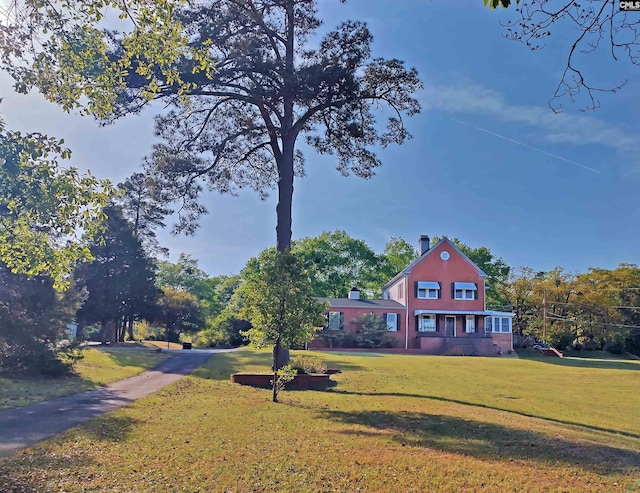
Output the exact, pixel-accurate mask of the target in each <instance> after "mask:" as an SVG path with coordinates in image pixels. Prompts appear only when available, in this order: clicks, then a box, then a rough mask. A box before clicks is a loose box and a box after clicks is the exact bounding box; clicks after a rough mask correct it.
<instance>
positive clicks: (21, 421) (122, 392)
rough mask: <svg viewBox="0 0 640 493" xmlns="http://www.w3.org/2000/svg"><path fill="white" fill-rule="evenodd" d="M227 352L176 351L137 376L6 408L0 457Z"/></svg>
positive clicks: (0, 417) (0, 414) (0, 423)
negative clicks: (26, 404)
mask: <svg viewBox="0 0 640 493" xmlns="http://www.w3.org/2000/svg"><path fill="white" fill-rule="evenodd" d="M223 351H227V350H207V351H204V350H203V351H197V350H194V351H188V352H185V351H175V356H173V357H171V358H169V359H167V360H165V361H163V362H162V363H160V364H159V365H158V366H156V367H155V368H152V369H151V370H148V371H145V372H143V373H140V374H139V375H136V376H135V377H131V378H127V379H125V380H120V381H118V382H114V383H111V384H109V385H106V386H105V387H101V388H99V389H95V390H89V391H86V392H81V393H79V394H73V395H69V396H66V397H59V398H57V399H53V400H50V401H45V402H39V403H37V404H31V405H29V406H24V407H17V408H13V409H2V410H0V457H6V456H9V455H12V454H14V453H15V452H17V451H18V450H20V449H23V448H25V447H28V446H29V445H33V444H34V443H37V442H40V441H42V440H45V439H47V438H50V437H52V436H53V435H56V434H58V433H62V432H63V431H65V430H68V429H69V428H72V427H74V426H77V425H79V424H81V423H84V422H85V421H88V420H90V419H92V418H95V417H96V416H99V415H101V414H104V413H107V412H109V411H113V410H115V409H119V408H121V407H124V406H126V405H127V404H129V403H130V402H132V401H134V400H136V399H140V398H141V397H146V396H147V395H149V394H152V393H154V392H156V391H158V390H160V389H161V388H162V387H165V386H167V385H170V384H172V383H173V382H175V381H176V380H179V379H180V378H182V377H183V376H184V375H188V374H189V373H191V372H192V371H194V370H195V369H196V368H198V367H199V366H200V365H202V364H204V363H205V362H206V361H207V360H208V359H209V358H210V357H211V356H212V355H213V354H214V353H215V352H223ZM170 352H172V353H173V352H174V351H170Z"/></svg>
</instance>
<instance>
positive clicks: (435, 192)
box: [0, 0, 640, 275]
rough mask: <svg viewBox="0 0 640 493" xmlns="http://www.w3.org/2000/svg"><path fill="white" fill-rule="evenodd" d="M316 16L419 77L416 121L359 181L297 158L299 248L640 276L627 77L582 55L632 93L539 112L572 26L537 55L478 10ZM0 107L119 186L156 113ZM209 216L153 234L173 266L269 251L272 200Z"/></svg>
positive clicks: (29, 100)
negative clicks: (470, 255)
mask: <svg viewBox="0 0 640 493" xmlns="http://www.w3.org/2000/svg"><path fill="white" fill-rule="evenodd" d="M319 3H320V15H321V17H322V18H323V19H324V21H325V26H324V28H331V27H333V26H335V25H336V24H337V23H338V22H340V21H341V20H346V19H358V20H363V21H366V22H367V23H368V25H369V27H370V29H371V31H372V32H373V35H374V45H373V50H374V56H383V57H387V58H390V57H396V58H400V59H403V60H405V62H406V63H407V65H409V66H415V67H416V68H417V69H418V71H419V73H420V77H421V79H422V81H423V82H424V84H425V90H424V91H423V92H422V93H421V94H419V95H418V97H419V99H420V101H421V102H422V104H423V111H422V113H421V114H420V115H418V116H416V117H413V118H411V119H409V120H407V126H408V128H409V130H410V131H411V133H412V134H413V139H412V140H411V141H409V142H408V143H407V144H405V145H403V146H401V147H398V146H394V147H390V148H387V149H383V150H380V152H379V156H380V157H381V159H382V161H383V166H382V168H380V169H379V170H378V172H377V174H376V176H375V177H373V178H372V179H370V180H362V179H360V178H357V177H348V178H344V177H342V176H341V175H340V174H339V173H338V172H337V171H336V170H335V162H334V161H333V160H332V158H331V157H326V156H317V155H315V154H313V153H312V152H310V151H307V152H306V158H307V176H306V177H305V178H303V179H301V180H298V181H297V182H296V184H295V193H294V214H293V216H294V217H293V236H294V238H300V237H304V236H315V235H317V234H320V233H321V232H322V231H325V230H335V229H344V230H346V231H347V232H348V233H349V234H350V235H351V236H353V237H356V238H361V239H363V240H365V241H366V242H367V243H368V244H369V245H370V246H371V247H372V248H374V249H375V250H376V251H381V250H382V248H383V247H384V244H385V242H386V241H387V240H388V239H389V238H390V237H392V236H396V237H401V238H404V239H406V240H407V241H410V242H412V243H414V244H416V246H417V239H418V236H419V235H420V234H431V235H436V234H437V235H447V236H450V237H458V238H460V239H461V240H462V241H464V242H466V243H468V244H469V245H471V246H481V245H484V246H487V247H489V248H490V249H491V251H492V252H493V253H494V254H495V255H498V256H501V257H503V258H504V259H505V261H506V262H507V263H508V264H509V265H511V266H513V267H517V266H521V265H526V266H530V267H532V268H534V269H535V270H546V269H550V268H553V267H554V266H556V265H560V266H562V267H564V268H565V269H568V270H570V271H584V270H586V269H587V268H588V267H603V268H614V267H616V266H617V265H618V264H619V263H623V262H625V263H636V264H637V263H640V258H639V257H640V255H639V251H640V250H639V248H638V245H639V244H640V230H639V228H638V224H639V222H640V221H639V219H640V218H639V207H638V190H639V188H640V187H639V185H640V157H639V156H640V153H639V152H638V151H640V141H639V140H638V139H637V132H636V129H637V128H638V127H639V124H640V116H638V115H639V114H640V112H639V111H638V109H639V108H638V104H639V100H638V98H637V95H638V91H639V90H640V80H639V79H638V77H637V74H638V72H637V69H636V68H635V67H633V66H631V65H630V64H629V63H628V62H625V61H620V62H618V63H612V62H610V61H609V60H608V59H607V58H606V57H604V56H600V55H599V54H596V55H593V56H589V57H582V58H581V60H582V61H583V62H584V67H585V68H586V72H587V73H588V74H589V75H590V76H592V77H594V79H595V82H597V83H600V84H605V85H606V84H608V85H615V84H617V83H619V82H621V81H624V80H625V79H626V80H628V83H627V85H626V86H625V87H624V88H623V89H622V90H621V91H620V92H619V93H617V94H606V93H605V94H602V95H601V97H600V101H601V103H602V106H601V108H600V109H598V110H597V111H595V112H581V111H580V109H581V107H582V105H581V104H573V105H572V104H570V103H569V102H568V101H563V103H564V105H563V107H564V111H563V112H562V113H561V114H559V115H557V114H554V113H553V112H552V111H551V110H550V109H549V108H548V106H547V101H548V100H549V99H550V97H551V96H552V95H553V92H554V90H555V87H556V85H557V83H558V81H559V78H560V74H561V71H562V69H563V68H564V63H563V61H564V60H565V59H566V56H567V50H568V44H567V41H568V40H569V39H570V38H569V37H568V36H569V34H572V33H571V31H570V30H569V28H568V27H567V26H558V28H556V29H555V30H554V31H553V33H552V36H551V39H550V40H549V41H548V46H547V47H546V48H545V49H544V50H542V51H539V52H535V53H533V52H531V51H529V50H528V49H527V48H526V46H524V45H522V44H520V43H515V42H512V41H508V40H505V39H503V38H502V33H503V32H504V30H503V29H502V28H501V27H500V25H499V21H500V20H506V19H508V18H509V17H511V16H513V15H514V13H513V12H511V13H510V12H509V11H500V10H499V11H490V10H488V9H485V8H484V7H483V5H482V0H474V1H473V2H444V1H437V0H434V1H426V0H404V1H401V2H388V1H386V0H350V1H348V2H347V3H346V4H341V3H339V2H338V1H337V0H336V1H333V0H321V1H320V2H319ZM0 95H1V96H2V97H3V98H4V101H3V103H2V105H1V107H0V110H1V111H2V113H3V115H4V118H5V120H6V122H7V125H8V127H9V128H12V129H21V130H25V131H40V132H44V133H48V134H50V135H55V136H57V137H60V138H64V139H65V142H66V144H67V145H68V146H69V147H70V148H71V149H72V151H73V158H72V164H73V165H74V166H77V167H79V168H81V169H91V171H92V172H93V173H94V174H95V175H97V176H99V177H104V178H110V179H112V180H114V181H116V182H117V181H121V180H123V179H124V178H125V177H126V176H128V175H129V174H131V173H132V172H134V171H135V170H137V169H138V168H139V166H140V163H141V161H142V158H143V157H144V156H145V155H146V154H148V153H149V151H150V149H151V146H152V144H153V142H154V137H153V120H152V118H153V113H152V111H147V112H146V113H143V114H142V115H139V116H131V117H127V118H125V119H122V120H121V121H119V122H118V123H116V124H115V125H111V126H108V127H100V126H99V125H98V124H97V123H96V122H95V121H93V120H92V119H90V118H88V117H80V116H76V115H66V114H64V113H63V112H62V111H61V110H60V109H59V108H58V107H56V106H54V105H52V104H49V103H46V102H45V101H44V100H43V99H42V98H41V97H40V96H39V95H37V94H32V95H29V96H20V95H15V94H13V93H12V91H11V83H10V81H9V80H8V78H7V77H6V76H4V75H2V76H0ZM581 102H582V103H584V101H581ZM157 110H158V111H160V110H161V107H160V106H158V107H157ZM514 141H515V142H514ZM204 202H205V204H206V206H207V208H208V209H209V212H210V213H209V215H207V216H205V217H203V219H202V221H201V228H200V229H199V231H198V232H197V234H196V235H195V236H193V237H184V236H181V237H173V236H171V235H170V234H169V233H168V232H163V233H161V235H160V240H161V243H162V244H163V245H165V246H167V247H169V248H170V250H171V259H172V260H175V259H176V258H177V256H178V254H179V253H180V252H186V253H189V254H191V255H193V256H194V257H195V258H197V259H198V260H199V262H200V266H201V267H202V268H203V269H204V270H206V271H207V272H208V273H210V274H211V275H217V274H231V273H237V272H239V271H240V269H241V268H242V267H243V266H244V264H245V263H246V261H247V260H248V259H249V258H250V257H252V256H255V255H257V254H258V253H259V252H260V251H261V250H262V249H264V248H267V247H269V246H272V245H274V244H275V220H276V217H275V206H276V202H275V199H274V198H273V197H272V198H270V199H267V200H265V201H261V200H260V199H259V198H258V196H257V194H255V193H253V192H249V191H246V192H242V193H241V194H240V195H239V196H237V197H233V196H222V195H216V194H209V195H206V196H205V198H204Z"/></svg>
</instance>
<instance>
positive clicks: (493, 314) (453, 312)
mask: <svg viewBox="0 0 640 493" xmlns="http://www.w3.org/2000/svg"><path fill="white" fill-rule="evenodd" d="M422 313H424V314H430V313H433V314H434V315H485V316H487V317H489V316H491V317H511V318H513V317H515V315H516V314H515V313H510V312H496V311H494V310H414V311H413V316H414V317H417V316H418V315H420V314H422Z"/></svg>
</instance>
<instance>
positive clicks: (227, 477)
mask: <svg viewBox="0 0 640 493" xmlns="http://www.w3.org/2000/svg"><path fill="white" fill-rule="evenodd" d="M317 354H318V355H319V357H320V358H322V359H324V360H325V361H326V362H327V363H328V364H329V366H330V367H340V368H341V369H342V373H341V374H338V375H333V376H332V379H334V380H336V381H337V386H335V387H334V388H332V389H331V390H328V391H284V392H283V393H282V394H281V400H282V403H280V404H273V403H272V402H270V392H269V390H260V389H254V388H251V387H244V386H240V385H235V384H231V383H230V382H229V374H230V373H233V372H236V371H247V372H252V371H266V370H267V369H268V367H269V356H270V354H269V352H268V351H254V350H249V349H243V350H240V351H237V352H233V353H225V354H216V355H214V357H213V358H212V359H211V360H210V361H209V362H208V363H207V364H206V365H205V366H204V367H202V368H200V369H199V370H197V371H196V373H195V374H194V375H192V376H189V377H186V378H183V379H182V380H180V381H179V382H177V383H176V384H174V385H172V386H170V387H167V388H165V389H163V390H161V391H160V392H158V393H156V394H154V395H152V396H150V397H148V398H145V399H142V400H140V401H136V402H135V403H134V404H132V405H131V406H129V407H128V408H124V409H122V410H119V411H116V412H113V413H110V414H108V415H106V416H104V417H102V418H100V419H96V420H94V421H92V422H90V423H89V424H87V425H86V426H82V427H79V428H76V429H73V430H70V431H69V432H67V433H66V434H64V435H62V436H60V437H58V438H56V439H53V440H51V441H48V442H46V443H43V444H41V445H40V446H38V447H35V448H33V449H30V450H26V451H24V452H22V453H21V454H19V455H17V456H16V457H14V458H12V459H6V460H3V461H0V490H2V491H70V492H72V491H105V492H106V491H127V492H135V491H139V492H154V491H158V492H165V491H189V492H209V491H225V492H245V491H296V492H298V491H302V492H305V491H306V492H317V491H327V492H328V491H344V492H352V491H380V492H389V491H403V492H404V491H415V492H423V491H496V492H504V491H518V492H520V491H532V492H533V491H535V492H538V491H575V492H584V491H607V492H608V491H640V420H639V419H638V416H640V362H638V361H618V360H611V361H594V362H589V361H588V360H580V361H577V362H576V364H575V365H571V364H567V363H569V362H570V360H569V359H566V360H564V361H563V363H562V364H558V362H557V361H552V358H548V359H544V360H542V359H540V360H526V359H515V358H514V359H506V358H505V359H498V358H467V357H435V356H406V355H372V354H367V355H345V354H324V353H317Z"/></svg>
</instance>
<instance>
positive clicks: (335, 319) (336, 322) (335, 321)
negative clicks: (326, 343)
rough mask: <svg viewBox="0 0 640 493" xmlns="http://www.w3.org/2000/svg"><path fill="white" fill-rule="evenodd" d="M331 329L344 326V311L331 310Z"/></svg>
mask: <svg viewBox="0 0 640 493" xmlns="http://www.w3.org/2000/svg"><path fill="white" fill-rule="evenodd" d="M328 317H329V325H328V329H329V330H340V329H342V328H343V327H344V313H342V312H329V315H328Z"/></svg>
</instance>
